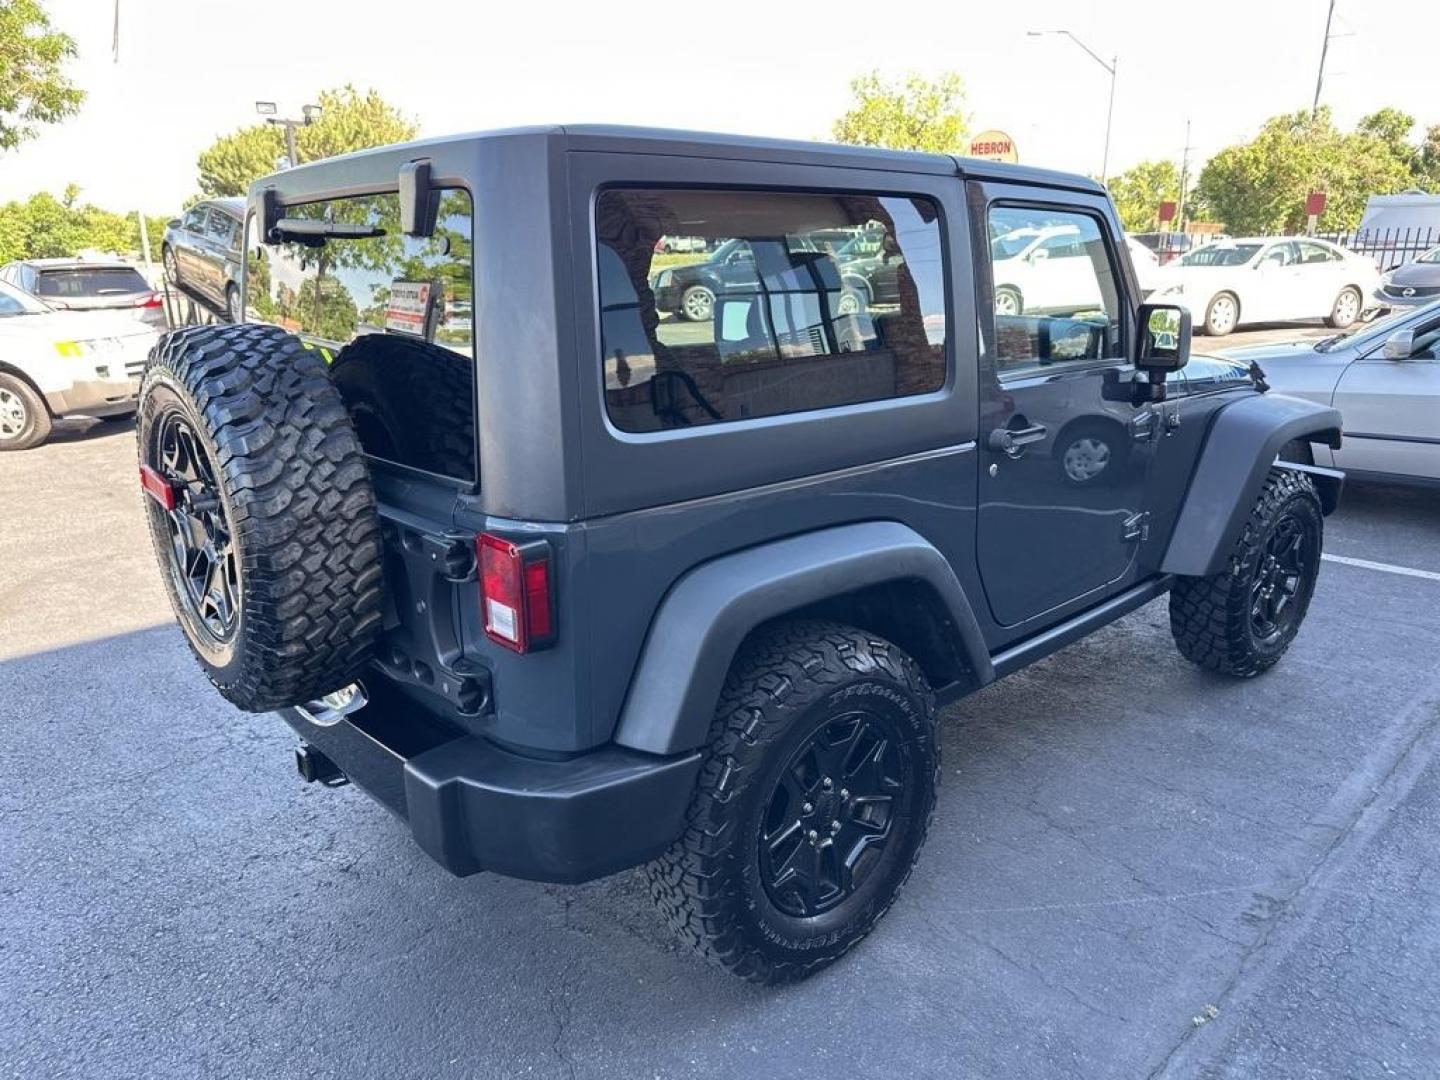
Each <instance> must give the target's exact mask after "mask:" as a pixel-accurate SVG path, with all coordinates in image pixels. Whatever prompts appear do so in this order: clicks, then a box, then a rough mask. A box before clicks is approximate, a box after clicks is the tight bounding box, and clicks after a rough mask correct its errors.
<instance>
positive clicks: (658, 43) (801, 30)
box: [0, 0, 1440, 214]
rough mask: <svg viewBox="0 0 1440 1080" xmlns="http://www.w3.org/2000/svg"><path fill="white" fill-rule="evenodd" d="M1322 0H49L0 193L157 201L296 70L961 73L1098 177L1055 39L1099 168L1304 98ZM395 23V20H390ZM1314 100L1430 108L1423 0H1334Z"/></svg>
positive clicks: (476, 74)
mask: <svg viewBox="0 0 1440 1080" xmlns="http://www.w3.org/2000/svg"><path fill="white" fill-rule="evenodd" d="M1326 3H1327V0H1203V2H1200V3H1196V2H1194V0H1188V2H1184V3H1181V2H1178V0H1151V2H1141V0H1116V2H1112V3H1099V2H1087V0H1009V2H1006V3H986V4H974V3H964V2H955V0H949V2H929V3H920V2H909V0H868V2H865V3H849V2H848V0H826V2H821V3H816V2H810V3H803V4H800V3H789V2H786V0H764V2H752V0H726V2H724V3H718V4H711V5H702V6H700V7H696V6H694V5H693V4H689V5H687V4H677V3H673V2H672V3H656V4H651V3H645V4H639V3H629V4H626V3H623V2H620V0H606V2H602V3H594V2H585V3H579V4H573V3H566V4H559V3H549V2H546V0H530V2H524V0H500V2H494V3H486V2H484V0H479V2H474V0H471V2H455V0H430V2H428V3H408V4H407V3H394V2H389V3H376V2H373V0H348V2H337V0H329V2H318V0H286V2H280V0H226V2H224V3H222V2H220V0H121V4H122V8H121V51H120V62H119V63H118V64H114V63H112V62H111V52H110V39H111V17H112V11H113V0H50V2H49V3H48V5H47V6H48V7H49V9H50V11H51V12H52V16H53V18H54V21H55V22H56V24H57V25H58V26H59V27H60V28H61V29H64V30H66V31H68V32H69V33H70V34H72V35H73V36H74V37H75V39H76V41H77V42H78V43H79V47H80V51H81V58H80V60H79V61H78V62H77V63H76V64H75V66H74V69H73V70H74V75H75V77H76V78H77V79H78V81H79V83H80V84H81V86H83V87H84V88H85V90H86V91H88V93H89V98H88V100H87V102H86V104H85V106H84V110H83V111H82V113H81V114H80V115H79V116H78V117H76V118H74V119H72V120H70V121H68V122H66V123H65V124H63V125H61V126H59V127H57V128H53V129H50V130H48V131H46V133H45V134H43V135H42V136H41V137H40V138H38V139H36V140H34V141H32V142H29V143H26V144H25V145H24V146H22V147H21V149H20V150H18V151H15V152H11V153H9V154H6V155H5V156H3V157H0V200H4V199H10V198H15V197H19V196H25V195H28V194H30V193H31V192H33V191H36V190H41V189H49V190H53V191H57V192H58V191H59V190H61V189H62V188H63V187H64V186H65V184H66V183H68V182H71V181H73V182H75V183H77V184H79V185H80V186H81V188H82V189H83V195H82V197H83V198H84V199H86V200H89V201H91V202H95V203H97V204H99V205H102V206H105V207H107V208H111V209H116V210H123V209H129V208H133V207H135V206H142V207H143V208H144V209H145V210H146V211H147V212H150V213H155V214H164V213H170V212H173V211H174V210H175V209H176V208H177V207H178V205H179V203H180V201H181V200H182V199H183V198H184V197H185V196H186V195H189V194H190V193H192V192H194V191H196V190H197V185H196V179H195V159H196V156H197V155H198V153H199V152H200V151H201V150H202V149H203V148H204V147H205V146H207V145H208V144H209V143H210V142H211V140H212V139H214V138H215V136H217V135H219V134H223V133H225V132H229V131H232V130H234V129H235V128H237V127H240V126H242V125H245V124H249V123H252V122H254V120H255V119H256V118H255V115H254V102H255V101H256V100H257V99H264V100H273V101H277V102H279V103H280V105H281V107H282V109H286V110H291V115H295V114H297V113H298V110H299V107H300V106H301V105H303V104H304V103H305V102H307V101H309V100H311V99H313V97H314V96H315V93H316V91H318V90H320V89H322V88H325V87H331V86H336V85H340V84H343V83H346V82H352V83H354V84H356V85H357V86H358V87H360V88H361V89H364V88H366V87H371V86H373V87H374V88H375V89H377V90H379V91H380V93H381V94H383V95H384V97H385V98H387V99H388V100H389V101H391V102H392V103H394V104H396V105H397V106H399V107H400V108H401V109H402V110H403V111H405V112H406V113H408V114H409V115H411V116H413V117H415V118H416V119H417V120H418V121H419V123H420V129H421V133H422V134H424V135H439V134H445V133H449V132H455V131H466V130H475V129H480V128H487V127H497V126H506V125H512V124H525V123H552V122H555V123H563V122H578V121H600V122H611V123H630V124H653V125H663V126H667V127H684V128H693V129H699V130H711V131H730V132H738V133H742V134H755V135H778V136H789V137H799V138H816V137H821V138H823V137H827V136H828V132H829V129H830V122H831V121H832V120H833V119H834V117H835V116H837V115H838V114H839V113H840V112H842V111H843V110H844V108H845V106H846V102H847V95H848V89H847V84H848V83H849V81H850V79H851V78H853V77H854V76H855V75H857V74H859V73H861V72H863V71H866V70H869V69H871V68H879V69H881V70H883V71H886V72H903V71H905V70H907V69H914V70H917V71H920V72H922V73H927V74H932V73H935V72H938V71H941V70H945V69H953V70H955V71H958V72H960V73H961V74H962V75H963V76H964V78H965V81H966V84H967V88H968V108H969V112H970V113H971V117H972V121H971V123H972V130H977V131H978V130H979V129H982V128H989V127H998V128H1001V129H1003V130H1005V131H1008V132H1009V133H1010V134H1011V135H1012V136H1014V138H1015V140H1016V143H1017V146H1018V148H1019V151H1020V157H1021V160H1022V161H1025V162H1028V163H1032V164H1039V165H1047V166H1052V167H1056V168H1061V169H1068V170H1073V171H1081V172H1098V171H1099V169H1100V158H1101V146H1102V141H1103V137H1104V130H1105V102H1106V95H1107V93H1108V91H1109V75H1108V74H1107V73H1106V72H1105V71H1104V70H1102V69H1101V67H1100V66H1099V65H1098V64H1096V63H1095V61H1094V60H1092V59H1090V58H1089V57H1087V56H1086V55H1085V54H1084V53H1083V52H1082V51H1081V50H1080V49H1078V48H1076V47H1075V46H1074V45H1073V44H1072V43H1071V42H1070V41H1068V40H1067V39H1065V38H1062V37H1053V36H1052V37H1043V38H1030V37H1027V36H1026V33H1025V32H1026V30H1028V29H1052V28H1065V29H1068V30H1070V31H1072V32H1073V33H1075V34H1076V35H1077V36H1079V37H1080V38H1081V39H1082V40H1084V41H1085V43H1086V44H1088V45H1089V46H1090V47H1091V48H1093V49H1094V50H1095V51H1097V52H1098V53H1100V54H1101V55H1102V56H1104V57H1106V58H1109V57H1110V56H1112V55H1118V56H1119V81H1118V84H1117V90H1116V97H1115V124H1114V138H1113V142H1112V146H1111V157H1110V160H1111V171H1112V173H1113V172H1116V171H1119V170H1121V169H1124V168H1125V167H1126V166H1128V165H1132V164H1134V163H1135V162H1136V161H1140V160H1142V159H1146V158H1155V157H1166V156H1169V157H1173V158H1175V159H1177V160H1178V159H1179V157H1180V154H1181V150H1182V148H1183V146H1184V143H1185V121H1186V118H1187V117H1188V118H1190V120H1191V121H1192V134H1191V143H1192V146H1193V148H1194V149H1193V150H1192V159H1194V160H1197V161H1203V159H1204V157H1205V156H1207V155H1208V154H1210V153H1213V152H1214V151H1215V150H1217V149H1219V148H1221V147H1223V146H1226V145H1228V144H1230V143H1232V142H1236V141H1240V140H1243V139H1245V138H1247V137H1248V136H1249V135H1251V134H1252V133H1253V132H1254V130H1255V129H1256V127H1257V126H1258V125H1259V124H1260V122H1261V121H1263V120H1264V119H1265V118H1266V117H1267V116H1271V115H1273V114H1275V113H1278V112H1283V111H1289V110H1295V109H1301V108H1308V107H1309V105H1310V102H1311V98H1312V96H1313V94H1314V90H1315V72H1316V66H1317V63H1318V60H1319V55H1320V42H1321V38H1322V36H1323V32H1324V24H1325V9H1326ZM411 20H415V21H413V22H412V21H411ZM1335 33H1337V34H1339V35H1343V36H1338V37H1336V38H1335V39H1334V40H1333V41H1332V42H1331V47H1330V59H1329V62H1328V65H1327V72H1326V81H1325V90H1324V94H1323V97H1322V100H1323V101H1324V102H1325V103H1327V104H1329V105H1331V106H1332V107H1333V108H1334V110H1335V112H1336V115H1337V118H1338V119H1339V120H1340V122H1341V123H1342V124H1347V125H1348V124H1352V123H1353V122H1354V121H1355V120H1356V119H1358V118H1359V117H1360V116H1362V115H1364V114H1365V113H1366V112H1369V111H1371V110H1373V109H1375V108H1378V107H1379V106H1381V105H1397V106H1399V107H1401V108H1403V109H1405V110H1407V111H1409V112H1411V113H1412V114H1414V115H1415V116H1416V117H1417V119H1418V120H1419V121H1420V122H1421V123H1422V124H1430V123H1440V62H1437V60H1436V51H1435V45H1436V42H1437V41H1440V0H1387V2H1386V3H1384V4H1380V3H1377V2H1375V0H1369V2H1366V0H1339V2H1338V5H1337V8H1336V23H1335Z"/></svg>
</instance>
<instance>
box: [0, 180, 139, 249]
mask: <svg viewBox="0 0 1440 1080" xmlns="http://www.w3.org/2000/svg"><path fill="white" fill-rule="evenodd" d="M162 227H163V223H162ZM138 232H139V229H138V227H137V226H136V224H135V222H134V220H133V215H132V216H131V217H130V218H127V217H124V216H122V215H120V214H115V213H111V212H110V211H109V210H103V209H101V208H100V207H98V206H93V205H91V204H90V203H82V202H80V189H79V188H78V187H76V186H75V185H74V184H70V185H68V186H67V187H66V188H65V192H64V194H63V195H62V196H61V197H60V198H58V199H57V198H56V197H55V196H54V195H51V194H50V193H49V192H47V191H41V192H37V193H36V194H34V195H32V196H30V198H28V199H26V200H24V201H23V202H21V201H19V200H16V201H14V202H9V203H6V204H5V205H4V206H0V263H4V262H8V261H10V260H11V259H45V258H57V257H68V256H72V255H75V254H77V253H78V252H81V251H87V250H94V251H103V252H107V253H112V254H116V255H128V254H130V253H131V252H133V251H137V250H138V249H139V235H138ZM151 240H152V246H153V241H154V237H153V236H152V237H151Z"/></svg>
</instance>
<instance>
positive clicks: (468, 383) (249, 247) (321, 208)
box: [245, 190, 475, 480]
mask: <svg viewBox="0 0 1440 1080" xmlns="http://www.w3.org/2000/svg"><path fill="white" fill-rule="evenodd" d="M284 215H285V216H286V217H290V218H304V219H310V220H323V221H331V222H337V223H344V224H350V225H364V226H367V227H369V228H370V229H373V230H375V231H376V232H377V233H378V234H379V235H376V236H373V237H365V238H359V239H342V238H336V237H331V238H328V239H325V240H324V241H323V242H321V243H318V244H315V245H313V246H312V245H311V244H308V243H305V242H300V241H293V242H286V243H280V244H264V245H261V244H257V243H256V242H255V241H254V224H253V221H254V219H253V218H252V219H251V224H250V235H251V239H250V241H249V242H247V244H246V250H245V256H246V308H247V314H248V316H249V317H250V318H251V319H253V320H255V321H259V322H268V323H273V324H275V325H277V326H280V327H283V328H284V329H286V330H289V331H290V332H292V333H295V334H298V335H299V336H300V337H301V339H302V340H304V341H306V342H308V343H310V344H312V345H314V346H317V347H318V348H320V350H321V353H322V355H324V356H325V357H326V358H327V360H329V361H330V365H331V366H330V372H331V376H332V377H333V379H334V381H335V383H336V385H337V386H339V388H340V392H341V395H342V396H343V397H344V398H345V403H346V405H347V407H348V408H349V410H350V414H351V418H352V419H353V420H354V422H355V426H356V428H357V430H358V432H359V434H360V441H361V445H362V446H363V447H364V448H365V450H366V452H367V453H369V454H371V455H372V456H374V457H379V458H384V459H386V460H389V461H396V462H399V463H400V464H402V465H408V466H411V467H413V468H418V469H423V470H425V471H427V472H434V473H441V474H443V475H447V476H453V477H456V478H459V479H465V480H469V479H473V478H474V476H475V449H474V447H475V426H474V397H475V394H474V373H473V366H474V359H473V358H474V340H475V336H474V295H473V289H474V286H473V280H474V279H473V275H472V273H471V266H472V243H473V238H472V216H473V215H472V208H471V201H470V195H469V193H468V192H465V191H460V190H447V191H446V192H444V194H443V196H442V198H441V202H440V213H439V218H438V222H437V226H436V229H435V234H434V235H433V236H430V237H424V238H420V237H411V236H405V235H404V234H403V233H402V232H401V231H400V201H399V197H398V196H397V195H395V194H393V193H390V194H382V195H366V196H360V197H355V198H348V199H336V200H333V201H329V202H317V203H307V204H304V205H301V206H290V207H286V208H285V209H284Z"/></svg>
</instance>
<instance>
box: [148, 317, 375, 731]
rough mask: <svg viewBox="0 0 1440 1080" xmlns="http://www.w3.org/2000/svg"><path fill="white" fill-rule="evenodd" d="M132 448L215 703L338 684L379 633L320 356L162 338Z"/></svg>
mask: <svg viewBox="0 0 1440 1080" xmlns="http://www.w3.org/2000/svg"><path fill="white" fill-rule="evenodd" d="M136 438H137V441H138V444H139V457H140V473H141V484H142V486H143V488H144V489H145V492H146V495H147V498H146V507H147V516H148V518H149V524H150V536H151V539H152V540H153V542H154V546H155V554H156V557H157V559H158V560H159V562H160V566H161V572H162V576H163V578H164V581H165V586H166V589H167V591H168V592H169V595H170V602H171V606H172V607H173V608H174V610H175V616H176V618H177V620H178V621H179V623H180V628H181V630H182V631H183V632H184V634H185V640H186V641H187V642H188V643H189V645H190V648H191V651H192V652H194V654H195V656H196V658H197V659H198V660H199V661H200V666H201V667H202V668H203V669H204V671H205V674H206V675H208V676H209V678H210V681H211V682H212V683H214V684H215V686H216V688H217V689H218V690H219V691H220V693H221V694H223V695H224V696H225V697H226V698H227V699H228V700H229V701H230V702H232V703H233V704H235V705H236V706H238V707H240V708H242V709H247V710H250V711H252V712H261V711H265V710H269V709H276V708H280V707H282V706H286V705H295V704H302V703H304V702H307V701H311V700H314V699H316V698H319V697H321V696H323V695H325V694H327V693H329V692H331V691H333V690H336V689H339V688H340V687H342V686H344V685H346V684H347V683H349V682H351V681H352V680H353V679H354V678H355V677H356V675H357V674H358V673H359V670H360V668H361V666H362V665H363V663H364V662H365V660H366V658H367V657H368V655H369V653H370V651H371V649H372V647H373V645H374V641H375V638H376V636H377V635H378V632H379V629H380V622H381V597H380V589H381V567H380V545H379V522H378V519H377V515H376V507H375V496H374V493H373V492H372V490H371V487H370V479H369V475H368V473H367V471H366V467H365V462H364V459H363V457H362V456H361V451H360V444H359V441H358V440H357V438H356V435H355V431H354V429H353V428H352V427H351V424H350V419H349V417H348V416H347V415H346V412H345V406H344V404H343V403H342V402H341V399H340V394H339V391H338V390H337V389H336V388H335V386H334V385H333V384H332V383H331V381H330V378H329V375H328V374H327V373H326V370H325V364H324V361H323V360H322V359H321V358H320V355H319V354H318V353H316V352H313V351H311V350H309V349H306V348H305V347H304V346H302V345H301V343H300V341H299V340H298V339H296V338H294V337H292V336H291V335H289V334H286V333H285V332H284V331H282V330H279V329H276V328H274V327H267V326H249V325H240V326H207V327H192V328H188V329H185V330H181V331H177V332H175V333H172V334H170V335H168V336H167V337H165V338H163V339H162V340H161V342H160V344H159V345H157V346H156V347H155V349H154V351H153V352H152V354H151V358H150V362H149V364H148V365H147V367H146V370H145V376H144V379H143V381H142V382H141V387H140V411H139V415H138V418H137V421H136Z"/></svg>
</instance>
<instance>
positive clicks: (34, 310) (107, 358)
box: [0, 281, 160, 451]
mask: <svg viewBox="0 0 1440 1080" xmlns="http://www.w3.org/2000/svg"><path fill="white" fill-rule="evenodd" d="M159 336H160V335H159V332H158V331H157V330H156V329H155V328H154V327H152V326H149V325H147V324H145V323H144V322H141V321H140V320H139V319H136V318H132V317H131V316H128V315H118V314H116V315H112V314H111V313H109V312H104V311H100V312H76V311H56V310H54V309H53V308H50V307H47V306H46V305H45V304H44V303H42V302H41V301H40V300H37V299H36V298H35V297H33V296H31V295H30V294H29V293H27V292H24V291H22V290H20V289H17V288H15V287H14V286H13V285H8V284H6V283H5V282H3V281H0V451H4V450H26V449H29V448H30V447H32V446H39V445H40V444H41V443H43V442H44V441H45V440H46V439H47V438H48V437H49V435H50V429H51V425H52V424H53V422H54V420H55V418H56V417H60V416H66V415H70V414H80V415H83V416H96V417H100V418H102V419H108V418H115V417H123V416H129V415H130V414H131V413H133V412H134V411H135V392H136V389H137V388H138V385H139V380H140V373H141V371H142V370H143V369H144V367H145V357H146V356H147V355H148V353H149V351H150V346H151V345H153V344H154V343H155V341H156V339H157V338H159Z"/></svg>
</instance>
